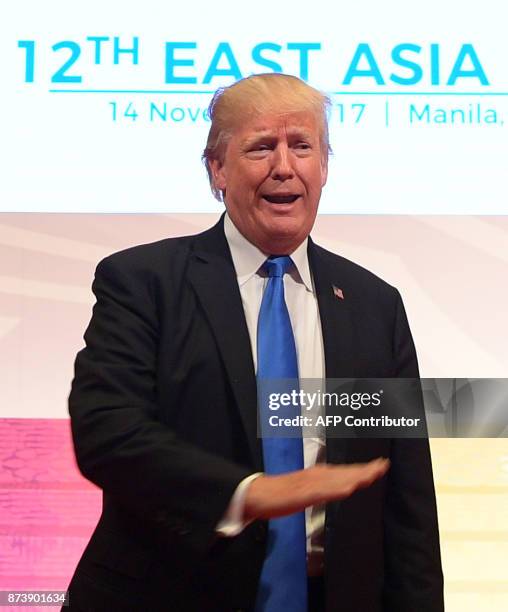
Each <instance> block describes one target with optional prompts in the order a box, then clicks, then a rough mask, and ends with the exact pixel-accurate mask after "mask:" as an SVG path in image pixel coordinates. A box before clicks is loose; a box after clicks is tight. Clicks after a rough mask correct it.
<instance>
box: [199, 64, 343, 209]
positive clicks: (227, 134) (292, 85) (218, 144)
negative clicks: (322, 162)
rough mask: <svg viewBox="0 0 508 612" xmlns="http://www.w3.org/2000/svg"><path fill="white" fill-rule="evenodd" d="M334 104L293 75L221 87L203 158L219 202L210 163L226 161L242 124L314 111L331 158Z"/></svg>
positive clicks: (270, 75) (255, 78) (213, 104)
mask: <svg viewBox="0 0 508 612" xmlns="http://www.w3.org/2000/svg"><path fill="white" fill-rule="evenodd" d="M330 104H331V102H330V99H329V98H328V97H327V96H326V95H325V94H323V93H321V92H320V91H318V90H317V89H314V88H313V87H311V86H310V85H307V83H305V82H304V81H302V80H300V79H299V78H297V77H294V76H291V75H289V74H279V73H268V74H255V75H252V76H249V77H246V78H245V79H241V80H240V81H237V82H236V83H233V85H230V86H229V87H221V88H219V89H218V90H217V91H216V92H215V94H214V96H213V98H212V101H211V102H210V105H209V106H208V117H209V118H210V120H211V122H212V125H211V126H210V131H209V132H208V139H207V141H206V148H205V150H204V151H203V155H202V159H203V162H204V163H205V166H206V171H207V172H208V180H209V181H210V187H211V189H212V193H213V194H214V196H215V197H216V198H217V200H219V201H222V192H221V191H220V189H217V187H216V186H215V183H214V178H213V174H212V169H211V164H210V162H211V161H212V160H219V161H221V162H222V161H223V160H224V154H225V151H226V147H227V144H228V141H229V140H230V138H231V136H232V134H233V131H234V130H235V128H236V127H237V126H238V125H241V124H243V123H245V121H246V120H248V119H249V118H250V117H253V116H257V115H261V114H263V113H269V112H277V113H281V114H285V113H292V112H302V111H310V112H312V113H314V114H315V116H316V118H317V119H318V124H319V132H320V133H319V136H320V141H321V150H322V152H323V155H324V156H326V157H327V156H328V154H329V153H330V152H331V148H330V143H329V137H328V110H329V108H330Z"/></svg>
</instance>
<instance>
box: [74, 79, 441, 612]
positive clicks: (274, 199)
mask: <svg viewBox="0 0 508 612" xmlns="http://www.w3.org/2000/svg"><path fill="white" fill-rule="evenodd" d="M327 104H328V101H327V99H326V98H325V97H324V96H323V95H322V94H320V93H319V92H317V91H316V90H314V89H312V88H311V87H309V86H308V85H306V84H305V83H303V82H302V81H300V80H298V79H296V78H294V77H289V76H286V75H275V74H274V75H258V76H253V77H249V78H247V79H244V80H242V81H240V82H238V83H236V84H234V85H233V86H231V87H229V88H226V89H224V90H220V91H219V92H218V93H217V94H216V95H215V97H214V99H213V101H212V103H211V106H210V116H211V119H212V125H211V129H210V134H209V137H208V142H207V147H206V149H205V153H204V158H205V161H206V165H207V170H208V173H209V177H210V182H211V186H212V190H213V191H214V193H215V194H216V195H217V196H219V197H220V198H222V199H223V200H224V202H225V205H226V211H227V214H226V216H225V217H223V218H221V220H220V221H219V223H218V224H217V225H216V226H215V227H213V228H211V229H210V230H208V231H206V232H204V233H203V234H200V235H198V236H189V237H183V238H177V239H169V240H164V241H161V242H158V243H155V244H151V245H145V246H141V247H135V248H133V249H128V250H127V251H124V252H122V253H117V254H116V255H113V256H111V257H109V258H107V259H105V260H104V261H103V262H101V263H100V264H99V266H98V268H97V273H96V278H95V281H94V287H93V288H94V292H95V294H96V296H97V303H96V305H95V307H94V313H93V317H92V321H91V323H90V326H89V328H88V330H87V332H86V335H85V340H86V344H87V346H86V348H85V349H84V350H83V351H81V352H80V353H79V354H78V357H77V360H76V377H75V380H74V382H73V387H72V392H71V396H70V413H71V417H72V430H73V437H74V443H75V450H76V457H77V461H78V465H79V467H80V469H81V471H82V472H83V474H84V475H85V476H86V477H87V478H89V479H90V480H91V481H93V482H95V483H96V484H97V485H98V486H100V487H101V488H102V489H103V491H104V496H103V500H104V501H103V513H102V516H101V518H100V521H99V524H98V525H97V528H96V530H95V531H94V534H93V535H92V538H91V541H90V543H89V544H88V546H87V548H86V550H85V552H84V554H83V557H82V558H81V560H80V562H79V565H78V567H77V569H76V572H75V575H74V577H73V579H72V582H71V585H70V588H69V590H70V605H71V609H72V608H74V609H78V610H94V611H100V610H171V611H180V610H181V611H184V610H185V611H193V610H196V611H198V610H199V611H221V612H225V611H230V610H256V611H257V612H271V611H272V610H277V609H280V610H288V611H291V612H293V611H294V612H296V611H297V610H324V609H326V610H328V611H337V612H339V611H340V612H378V611H384V612H394V611H401V612H411V611H414V612H439V611H441V610H443V602H442V573H441V567H440V557H439V542H438V530H437V518H436V508H435V499H434V490H433V482H432V471H431V464H430V456H429V449H428V443H427V441H426V440H421V439H420V440H386V439H370V440H369V439H365V438H363V439H356V440H339V439H327V440H326V439H325V438H324V436H323V434H322V432H319V431H316V432H314V436H313V437H311V438H309V439H305V440H304V442H303V444H302V442H301V440H297V442H296V443H294V444H293V445H292V446H291V450H288V449H289V446H288V447H284V449H285V450H283V451H282V454H284V453H286V455H287V456H288V457H289V463H288V464H287V465H289V466H293V467H289V468H287V467H286V469H280V466H278V465H276V464H275V463H274V458H273V457H274V455H275V456H276V457H277V454H279V455H280V454H281V451H280V449H281V448H282V447H281V446H278V445H279V441H276V442H275V443H274V445H272V446H270V444H271V443H269V442H267V440H265V439H263V440H260V439H259V438H258V437H257V410H258V406H257V399H256V373H257V375H258V377H259V376H260V375H261V374H262V373H264V374H263V375H268V376H270V375H271V374H272V372H274V374H273V375H274V376H278V375H279V374H278V372H279V370H277V368H279V366H280V365H281V364H282V362H285V361H286V360H288V359H290V361H291V364H290V366H288V368H289V369H288V370H282V371H291V372H295V374H294V375H293V374H291V376H292V377H293V376H300V378H304V377H305V378H318V379H320V378H324V377H325V375H326V376H327V377H328V378H343V377H350V378H359V377H415V376H418V369H417V362H416V355H415V351H414V346H413V342H412V339H411V334H410V331H409V327H408V324H407V320H406V317H405V313H404V308H403V305H402V302H401V299H400V296H399V294H398V292H397V291H396V290H395V289H393V288H392V287H390V286H389V285H387V284H386V283H384V282H383V281H381V280H380V279H378V278H376V277H375V276H374V275H372V274H370V273H369V272H367V271H366V270H363V269H361V268H359V267H358V266H356V265H354V264H352V263H351V262H348V261H347V260H344V259H343V258H340V257H338V256H336V255H334V254H332V253H329V252H327V251H325V250H324V249H321V248H320V247H318V246H316V245H315V244H314V243H313V242H312V241H311V240H310V238H308V236H309V233H310V231H311V228H312V226H313V223H314V220H315V216H316V213H317V208H318V203H319V199H320V195H321V189H322V187H323V186H324V184H325V182H326V178H327V159H328V150H329V146H328V131H327V122H326V110H327ZM274 267H275V268H277V270H278V272H277V273H274V272H273V269H274ZM283 268H284V269H283ZM277 279H278V280H277ZM269 293H270V295H272V296H275V297H274V298H273V300H274V301H272V303H271V306H270V305H269V306H267V305H266V302H265V299H266V296H267V295H268V294H269ZM338 293H340V295H338ZM277 296H278V297H277ZM277 300H278V301H277ZM275 310H277V313H276V314H277V317H278V319H277V321H279V323H277V324H276V325H275V326H272V327H270V325H271V324H272V323H271V319H270V318H271V317H272V318H273V315H274V311H275ZM277 317H276V318H277ZM281 321H282V322H281ZM282 327H283V328H284V334H285V336H284V339H283V340H281V341H279V339H278V338H277V337H276V336H278V335H279V332H280V329H281V328H282ZM267 336H268V338H269V341H270V342H273V343H274V346H275V345H278V343H279V342H285V343H286V344H285V345H284V347H285V348H283V349H282V350H280V351H279V357H278V358H277V359H273V358H272V357H273V356H271V355H269V354H267V350H266V346H265V345H266V337H267ZM263 346H265V348H263ZM281 346H282V345H281ZM279 349H280V346H278V348H277V350H279ZM274 350H275V349H274ZM288 355H289V357H288ZM270 360H271V361H270ZM267 364H268V365H267ZM271 368H272V369H271ZM273 368H275V370H274V369H273ZM295 368H296V369H295ZM280 444H282V445H283V444H284V441H282V442H280ZM270 449H271V450H270ZM293 455H294V456H293ZM297 455H298V457H297V459H296V460H295V459H294V457H296V456H297ZM380 457H386V458H388V459H389V461H390V466H389V469H388V464H387V461H386V460H383V459H378V458H380ZM276 461H277V458H276V459H275V462H276ZM359 464H361V465H359ZM302 468H304V469H302ZM387 470H388V471H387ZM286 472H287V473H286ZM369 485H370V486H369ZM360 489H361V490H360ZM305 509H307V510H306V520H305V521H303V512H304V511H305ZM298 517H300V518H301V520H300V519H299V518H298ZM285 521H286V522H285ZM298 521H300V522H299V526H296V525H297V523H298ZM304 523H305V524H304ZM281 525H282V527H280V526H281ZM302 525H303V531H302ZM293 528H294V531H292V532H291V534H292V535H290V536H288V533H289V531H288V529H293ZM305 529H306V534H305ZM297 532H298V535H296V534H297ZM305 535H306V538H307V542H306V544H305V541H303V547H305V546H306V552H307V558H306V559H304V561H303V563H304V569H303V572H304V574H303V575H300V574H298V576H296V574H295V572H300V571H301V568H302V563H301V561H300V560H301V558H302V556H301V553H302V537H303V539H304V540H305ZM288 537H289V539H288ZM285 538H286V540H285ZM284 541H286V544H284V545H283V546H282V547H281V546H279V543H280V542H284ZM303 554H304V555H305V550H304V553H303ZM297 557H298V559H297ZM274 565H275V570H274ZM296 567H298V570H294V571H293V568H296ZM305 573H307V574H308V576H309V577H308V579H306V577H305ZM295 576H296V579H295ZM307 600H308V604H307ZM325 601H326V603H325ZM277 606H278V607H277Z"/></svg>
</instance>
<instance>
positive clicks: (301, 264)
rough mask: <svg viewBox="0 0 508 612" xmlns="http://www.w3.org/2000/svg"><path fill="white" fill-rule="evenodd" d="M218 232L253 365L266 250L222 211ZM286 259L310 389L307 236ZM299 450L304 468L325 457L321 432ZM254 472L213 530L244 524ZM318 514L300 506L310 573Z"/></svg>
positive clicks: (312, 300)
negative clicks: (225, 248)
mask: <svg viewBox="0 0 508 612" xmlns="http://www.w3.org/2000/svg"><path fill="white" fill-rule="evenodd" d="M224 232H225V234H226V240H227V242H228V245H229V248H230V251H231V257H232V258H233V264H234V266H235V271H236V277H237V280H238V286H239V289H240V295H241V297H242V304H243V309H244V313H245V319H246V321H247V328H248V331H249V336H250V343H251V348H252V358H253V361H254V366H255V368H256V370H257V323H258V315H259V310H260V307H261V300H262V298H263V291H264V289H265V286H266V284H267V280H268V277H267V276H266V274H265V273H264V272H263V271H262V270H260V268H261V266H262V265H263V263H264V262H265V261H266V258H267V255H266V254H265V253H263V252H262V251H260V250H259V249H258V248H257V247H256V246H254V245H253V244H251V243H250V242H249V241H248V240H247V239H246V238H245V237H244V236H243V235H242V234H241V233H240V232H239V231H238V229H237V228H236V227H235V225H234V224H233V222H232V221H231V219H230V217H229V216H228V215H227V214H226V215H225V218H224ZM291 259H292V261H293V263H294V268H292V269H291V270H290V271H289V272H288V273H287V274H285V275H284V294H285V299H286V304H287V307H288V311H289V318H290V319H291V325H292V328H293V334H294V337H295V344H296V354H297V359H298V372H299V377H300V386H301V388H302V389H304V390H305V389H307V387H308V386H309V385H308V384H307V385H306V383H305V380H302V379H313V384H312V383H310V387H311V388H309V389H308V390H309V391H313V390H315V385H316V380H317V381H322V380H323V381H324V379H325V360H324V348H323V334H322V330H321V322H320V318H319V308H318V303H317V297H316V292H315V289H314V284H313V281H312V275H311V272H310V267H309V260H308V257H307V239H306V240H305V241H304V242H303V243H302V244H301V245H300V246H299V247H298V248H297V249H296V250H295V251H294V252H293V253H291ZM321 389H322V387H321ZM322 390H323V389H322ZM303 453H304V466H305V467H306V468H307V467H311V466H313V465H314V464H315V463H316V462H322V461H324V460H325V436H324V432H323V431H317V430H314V431H309V430H308V429H306V432H305V437H304V439H303ZM259 475H260V474H252V475H251V476H249V477H248V478H245V479H244V480H243V481H242V482H241V483H240V484H239V485H238V487H237V489H236V491H235V493H234V495H233V497H232V499H231V503H230V505H229V507H228V509H227V511H226V514H225V516H224V517H223V519H222V520H221V521H220V522H219V524H218V525H217V531H218V532H219V533H220V534H221V535H223V536H226V537H231V536H235V535H238V534H239V533H240V532H241V531H242V530H243V529H244V528H245V526H246V522H245V521H244V520H243V506H244V499H245V494H246V492H247V488H248V486H249V484H250V483H251V482H252V480H253V479H254V478H256V477H257V476H259ZM324 519H325V513H324V506H314V507H311V508H307V509H306V512H305V522H306V532H307V565H308V572H309V574H311V575H315V574H319V573H321V572H322V564H323V532H324Z"/></svg>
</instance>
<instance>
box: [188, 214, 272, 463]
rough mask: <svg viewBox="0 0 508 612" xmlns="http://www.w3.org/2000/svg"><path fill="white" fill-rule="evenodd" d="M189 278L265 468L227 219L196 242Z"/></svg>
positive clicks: (255, 454) (251, 442)
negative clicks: (228, 236)
mask: <svg viewBox="0 0 508 612" xmlns="http://www.w3.org/2000/svg"><path fill="white" fill-rule="evenodd" d="M189 279H190V282H191V284H192V285H193V287H194V290H195V291H196V294H197V297H198V299H199V301H200V303H201V305H202V307H203V312H204V313H205V316H206V318H207V319H208V322H209V324H210V327H211V328H212V331H213V334H214V336H215V340H216V342H217V346H218V348H219V351H220V354H221V356H222V360H223V363H224V367H225V370H226V373H227V376H228V379H229V382H230V385H231V388H232V391H233V395H234V398H235V401H236V404H237V406H238V410H239V413H240V417H241V420H242V423H243V426H244V429H245V432H246V437H247V440H248V444H249V450H250V454H251V458H252V460H253V463H254V465H255V466H256V468H257V469H262V453H261V445H260V441H259V439H258V437H257V388H256V378H255V372H254V364H253V361H252V349H251V344H250V338H249V332H248V329H247V323H246V321H245V314H244V310H243V305H242V299H241V295H240V290H239V288H238V282H237V279H236V273H235V269H234V266H233V262H232V259H231V254H230V252H229V246H228V244H227V241H226V238H225V235H224V230H223V222H222V219H221V221H219V223H218V224H217V225H216V226H215V227H213V228H212V229H211V230H209V231H208V232H205V233H204V234H201V235H200V236H199V237H198V238H197V239H196V243H195V249H194V252H193V253H192V255H191V260H190V265H189Z"/></svg>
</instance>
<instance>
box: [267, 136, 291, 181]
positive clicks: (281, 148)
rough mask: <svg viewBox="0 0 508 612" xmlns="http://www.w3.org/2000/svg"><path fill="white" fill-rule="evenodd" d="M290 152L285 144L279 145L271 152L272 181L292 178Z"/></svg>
mask: <svg viewBox="0 0 508 612" xmlns="http://www.w3.org/2000/svg"><path fill="white" fill-rule="evenodd" d="M293 174H294V171H293V165H292V161H291V152H290V150H289V147H288V145H287V143H279V145H278V146H277V147H276V148H275V149H274V151H273V165H272V179H274V180H276V181H286V180H287V179H290V178H292V177H293Z"/></svg>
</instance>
